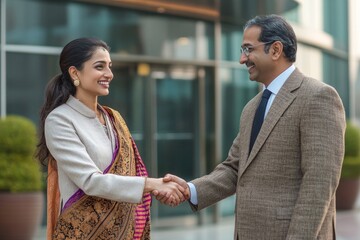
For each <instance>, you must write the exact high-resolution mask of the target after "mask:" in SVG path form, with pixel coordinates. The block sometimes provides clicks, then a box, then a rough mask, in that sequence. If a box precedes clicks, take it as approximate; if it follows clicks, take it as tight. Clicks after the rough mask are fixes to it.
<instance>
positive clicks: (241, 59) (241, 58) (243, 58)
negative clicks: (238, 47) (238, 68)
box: [239, 53, 248, 64]
mask: <svg viewBox="0 0 360 240" xmlns="http://www.w3.org/2000/svg"><path fill="white" fill-rule="evenodd" d="M247 60H248V57H247V56H246V55H245V53H241V55H240V60H239V62H240V64H245V63H246V61H247Z"/></svg>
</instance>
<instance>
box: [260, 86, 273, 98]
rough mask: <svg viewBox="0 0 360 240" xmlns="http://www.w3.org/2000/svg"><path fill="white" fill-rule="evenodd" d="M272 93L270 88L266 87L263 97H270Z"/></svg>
mask: <svg viewBox="0 0 360 240" xmlns="http://www.w3.org/2000/svg"><path fill="white" fill-rule="evenodd" d="M271 93H272V92H271V91H270V90H269V89H267V88H266V89H265V90H264V92H263V95H262V97H263V98H266V99H269V98H270V96H271Z"/></svg>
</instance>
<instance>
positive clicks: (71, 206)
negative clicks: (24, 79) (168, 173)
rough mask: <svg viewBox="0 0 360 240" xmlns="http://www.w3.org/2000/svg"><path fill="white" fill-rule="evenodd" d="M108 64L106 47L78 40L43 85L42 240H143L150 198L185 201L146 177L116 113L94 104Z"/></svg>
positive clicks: (105, 84)
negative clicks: (44, 211)
mask: <svg viewBox="0 0 360 240" xmlns="http://www.w3.org/2000/svg"><path fill="white" fill-rule="evenodd" d="M111 65H112V63H111V59H110V54H109V47H108V46H107V45H106V43H104V42H103V41H101V40H97V39H91V38H80V39H76V40H73V41H71V42H70V43H68V44H67V45H66V46H65V47H64V49H63V50H62V52H61V54H60V69H61V74H59V75H57V76H55V77H54V78H53V79H52V80H51V81H50V83H49V84H48V86H47V89H46V96H45V103H44V106H43V108H42V111H41V124H40V133H41V136H40V142H39V144H38V152H37V157H38V158H39V160H40V161H41V162H42V163H44V164H48V226H47V227H48V232H47V236H48V239H149V238H150V222H149V221H150V203H151V196H150V193H151V192H152V191H154V190H156V191H160V192H163V193H166V194H168V196H170V197H171V198H172V201H173V204H174V205H177V204H178V203H179V202H180V201H183V200H184V196H183V194H182V193H183V192H184V189H183V188H182V187H180V186H179V185H177V184H176V183H173V182H170V183H164V182H163V181H162V179H155V178H148V177H147V171H146V168H145V166H144V164H143V162H142V160H141V157H140V155H139V152H138V150H137V148H136V145H135V142H134V141H133V139H132V138H131V135H130V132H129V130H128V128H127V126H126V124H125V122H124V120H123V119H122V117H121V116H120V114H119V113H118V112H117V111H114V110H113V109H111V108H108V107H104V106H101V105H99V104H98V96H104V95H108V94H109V85H110V82H111V81H112V79H113V73H112V71H111Z"/></svg>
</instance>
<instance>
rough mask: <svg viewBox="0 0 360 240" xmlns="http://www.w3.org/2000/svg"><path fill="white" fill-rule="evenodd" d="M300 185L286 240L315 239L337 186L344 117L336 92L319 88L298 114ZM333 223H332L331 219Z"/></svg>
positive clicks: (325, 87) (342, 144)
mask: <svg viewBox="0 0 360 240" xmlns="http://www.w3.org/2000/svg"><path fill="white" fill-rule="evenodd" d="M301 116H302V117H301V120H300V121H301V123H300V141H301V172H302V175H303V178H302V182H301V185H300V190H299V194H298V198H297V201H296V205H295V208H294V212H293V215H292V218H291V222H290V227H289V231H288V237H287V239H303V238H304V237H306V238H307V239H316V237H317V236H318V235H319V231H320V229H321V226H322V223H323V221H324V220H325V217H326V214H327V212H328V211H334V210H333V209H330V207H329V206H330V203H331V201H332V200H333V199H334V195H335V191H336V188H337V186H338V182H339V178H340V172H341V165H342V160H343V154H344V131H345V114H344V109H343V105H342V102H341V100H340V97H339V96H338V94H337V92H336V91H335V90H334V89H333V88H332V87H329V86H324V87H321V88H319V90H318V91H316V93H315V94H313V96H312V97H310V98H309V99H308V101H307V106H306V107H305V108H304V112H303V114H302V115H301ZM333 221H334V220H333Z"/></svg>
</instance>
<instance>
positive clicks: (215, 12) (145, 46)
mask: <svg viewBox="0 0 360 240" xmlns="http://www.w3.org/2000/svg"><path fill="white" fill-rule="evenodd" d="M0 1H1V4H0V13H1V16H0V19H1V23H0V32H1V38H0V47H1V48H0V53H1V54H0V56H1V57H0V66H1V67H0V76H1V78H0V86H1V91H0V112H1V115H2V116H5V115H9V114H18V115H23V116H26V117H28V118H30V119H31V120H33V121H34V122H35V123H38V122H39V111H40V107H41V105H42V103H43V100H44V89H45V86H46V84H47V82H48V81H49V79H51V77H52V76H54V75H55V74H57V73H58V72H59V71H60V70H59V68H58V61H59V59H58V56H59V53H60V51H61V48H62V47H63V46H64V45H65V44H66V43H67V42H69V41H70V40H72V39H74V38H78V37H97V38H100V39H102V40H104V41H106V42H107V43H108V44H109V45H110V46H111V58H112V61H113V72H114V81H112V83H111V88H110V95H109V96H106V97H101V98H100V100H99V101H100V102H101V103H102V104H104V105H107V106H110V107H112V108H114V109H117V110H119V111H120V113H121V114H122V116H123V117H124V118H125V120H126V121H127V124H128V126H129V128H130V131H131V133H132V135H133V137H134V139H135V141H136V143H137V145H138V147H139V151H140V153H141V155H142V157H143V159H144V161H145V164H146V165H147V167H148V170H149V173H150V175H151V176H154V177H156V176H163V175H164V174H166V173H173V174H176V175H179V176H181V177H183V178H184V179H186V180H191V179H193V178H196V177H199V176H202V175H204V174H206V173H209V172H210V171H211V170H212V169H213V168H214V167H215V166H216V165H217V164H218V163H219V162H221V161H223V160H224V159H225V158H226V156H227V152H228V149H229V148H230V146H231V144H232V141H233V139H234V138H235V136H236V134H237V132H238V129H239V117H240V114H241V111H242V109H243V107H244V106H245V104H246V103H247V102H248V101H249V100H250V99H251V98H252V97H253V96H255V95H256V93H257V92H258V91H259V89H260V88H259V87H260V86H259V85H258V84H257V83H255V82H252V81H250V80H249V79H248V73H247V70H246V68H245V67H243V66H241V65H240V64H239V62H238V61H239V58H240V46H241V42H242V26H243V24H244V22H245V21H246V20H247V19H249V18H250V17H251V16H254V15H256V14H268V13H277V14H281V15H283V16H284V17H286V18H287V19H288V20H289V21H290V22H291V23H292V25H293V26H294V29H295V31H296V33H297V36H298V41H299V47H298V57H297V62H296V66H298V67H299V68H300V70H301V71H302V72H304V73H305V74H307V75H310V76H312V77H315V78H317V79H318V80H319V81H324V82H326V83H328V84H330V85H332V86H334V87H335V88H336V89H337V91H338V92H339V94H340V96H341V98H342V100H343V103H344V105H345V108H346V112H347V114H348V117H349V114H350V109H351V107H350V106H351V105H352V104H354V103H352V102H351V101H350V97H349V89H350V87H349V82H350V80H349V56H348V55H349V46H348V42H349V39H348V28H347V26H348V1H337V0H319V1H315V2H314V1H312V0H298V1H290V0H278V1H276V0H273V1H265V0H264V1H261V0H257V1H245V0H228V1H220V0H192V1H191V0H187V1H185V0H182V1H181V0H172V1H165V0H148V1H146V0H144V1H138V2H142V4H138V5H137V4H131V3H129V1H122V0H119V1H114V0H106V1H100V0H99V1H96V0H92V1H90V0H88V1H87V0H82V1H70V0H67V1H55V0H0ZM334 16H336V18H334ZM233 201H234V198H231V197H230V198H228V199H226V200H223V201H222V202H220V203H219V204H217V205H215V206H213V207H211V208H208V209H206V210H205V211H203V212H202V213H201V214H199V215H194V214H193V213H192V212H191V210H190V208H189V207H188V206H187V204H182V205H180V207H178V208H170V207H167V206H163V205H160V204H158V203H157V202H156V201H154V203H153V206H152V219H153V222H154V225H155V226H163V225H167V224H172V221H170V220H171V219H174V220H176V221H177V224H189V223H196V222H199V223H202V222H206V221H212V220H214V219H219V218H221V217H223V216H229V215H232V214H233V211H234V209H233V207H234V204H233ZM209 219H210V220H209Z"/></svg>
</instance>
